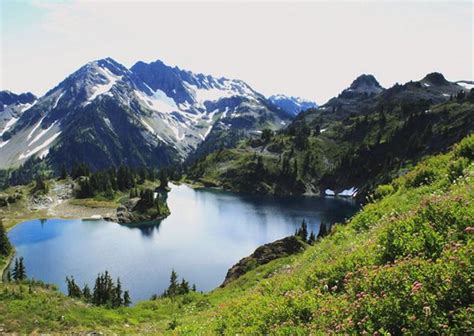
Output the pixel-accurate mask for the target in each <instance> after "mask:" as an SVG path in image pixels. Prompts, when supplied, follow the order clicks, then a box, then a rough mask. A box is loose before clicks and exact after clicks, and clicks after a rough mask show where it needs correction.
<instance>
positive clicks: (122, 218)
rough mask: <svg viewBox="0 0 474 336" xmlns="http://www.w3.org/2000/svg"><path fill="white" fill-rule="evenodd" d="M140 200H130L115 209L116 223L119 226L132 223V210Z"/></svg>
mask: <svg viewBox="0 0 474 336" xmlns="http://www.w3.org/2000/svg"><path fill="white" fill-rule="evenodd" d="M139 201H140V198H138V197H136V198H131V199H129V200H128V201H127V202H126V203H125V204H123V205H121V206H119V207H118V208H117V221H118V222H119V223H120V224H128V223H132V222H134V215H133V209H135V207H136V205H137V203H138V202H139Z"/></svg>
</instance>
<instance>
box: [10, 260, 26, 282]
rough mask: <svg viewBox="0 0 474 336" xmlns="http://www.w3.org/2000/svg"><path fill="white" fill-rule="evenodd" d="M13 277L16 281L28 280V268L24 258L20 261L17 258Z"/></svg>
mask: <svg viewBox="0 0 474 336" xmlns="http://www.w3.org/2000/svg"><path fill="white" fill-rule="evenodd" d="M12 275H13V279H14V280H15V281H23V280H25V279H26V268H25V264H24V262H23V257H20V259H18V258H15V266H14V268H13V274H12Z"/></svg>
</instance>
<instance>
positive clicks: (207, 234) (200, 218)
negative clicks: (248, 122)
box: [9, 185, 357, 302]
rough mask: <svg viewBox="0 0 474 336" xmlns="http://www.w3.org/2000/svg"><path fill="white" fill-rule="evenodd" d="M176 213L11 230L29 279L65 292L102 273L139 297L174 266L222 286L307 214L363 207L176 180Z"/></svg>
mask: <svg viewBox="0 0 474 336" xmlns="http://www.w3.org/2000/svg"><path fill="white" fill-rule="evenodd" d="M168 203H169V206H170V209H171V215H170V216H169V217H168V218H166V219H164V220H163V221H162V222H161V223H159V224H156V225H147V226H144V227H140V228H136V227H127V226H122V225H119V224H116V223H110V222H106V221H102V220H93V221H87V220H62V219H48V220H33V221H28V222H25V223H22V224H21V225H18V226H16V227H15V228H14V229H13V230H11V231H10V232H9V237H10V239H11V241H12V243H13V244H14V245H15V247H16V250H17V255H19V256H23V257H24V258H25V263H26V268H27V272H28V276H29V277H34V278H35V279H41V280H43V281H45V282H47V283H54V284H56V285H58V286H59V287H60V289H61V290H62V291H65V289H66V285H65V278H66V276H67V275H73V276H74V277H75V279H76V282H77V283H78V284H80V285H81V286H82V285H83V284H84V283H88V284H89V286H91V287H93V285H94V280H95V277H96V276H97V273H99V272H103V271H104V270H108V271H109V272H110V273H111V274H112V276H113V277H120V279H121V281H122V284H123V287H124V288H126V289H129V290H130V294H131V296H132V300H133V301H134V302H136V301H138V300H144V299H148V298H150V296H151V295H152V294H155V293H156V294H161V293H162V292H163V290H164V289H165V288H166V287H167V285H168V281H169V275H170V273H171V270H172V269H173V268H174V269H175V270H176V271H177V272H178V274H179V276H180V278H181V277H184V278H185V279H186V280H188V281H189V282H190V283H191V284H193V283H195V284H196V286H197V289H198V290H203V291H208V290H211V289H213V288H215V287H217V286H219V285H220V284H221V283H222V281H223V280H224V277H225V274H226V272H227V270H228V269H229V268H230V267H231V266H232V265H233V264H235V263H236V262H237V261H238V260H240V259H241V258H243V257H245V256H247V255H249V254H251V253H252V252H253V251H254V250H255V249H256V248H257V247H258V246H260V245H262V244H265V243H268V242H271V241H274V240H276V239H279V238H282V237H285V236H288V235H290V234H293V233H294V231H295V229H296V228H297V227H299V225H300V224H301V221H302V220H303V218H304V219H306V221H307V222H308V226H309V230H310V231H311V230H313V231H314V232H315V233H316V232H317V231H318V229H319V224H320V222H321V220H322V221H324V222H325V223H334V222H342V221H343V220H344V219H345V218H347V217H349V216H350V215H352V214H353V213H354V212H355V211H356V210H357V206H356V205H355V204H354V203H353V202H351V201H349V200H343V199H330V198H319V197H294V196H293V197H272V196H249V195H241V194H235V193H230V192H223V191H216V190H208V189H201V190H193V189H191V188H189V187H187V186H185V185H181V186H173V189H172V191H171V192H170V194H169V197H168Z"/></svg>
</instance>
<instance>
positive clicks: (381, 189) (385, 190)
mask: <svg viewBox="0 0 474 336" xmlns="http://www.w3.org/2000/svg"><path fill="white" fill-rule="evenodd" d="M394 192H395V188H394V187H393V186H392V185H391V184H382V185H379V186H378V187H377V188H376V189H375V192H374V198H375V199H376V200H378V199H382V198H384V197H385V196H388V195H391V194H393V193H394Z"/></svg>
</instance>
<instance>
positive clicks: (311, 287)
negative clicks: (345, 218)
mask: <svg viewBox="0 0 474 336" xmlns="http://www.w3.org/2000/svg"><path fill="white" fill-rule="evenodd" d="M473 159H474V136H471V137H469V138H467V139H466V140H464V141H463V143H462V144H461V145H459V146H457V147H456V149H455V150H454V151H452V152H450V153H448V154H444V155H439V156H436V157H433V158H430V159H428V160H426V161H424V162H422V163H420V164H419V165H417V166H416V167H415V168H414V169H413V170H412V171H411V172H410V173H408V174H407V175H405V176H403V177H400V178H398V179H396V180H395V181H393V182H392V183H391V184H390V185H387V186H383V187H379V188H378V189H377V193H376V195H375V197H376V198H378V199H379V200H377V201H376V202H374V203H371V204H368V205H366V206H365V207H364V209H363V211H361V212H360V213H359V214H357V215H356V216H355V217H354V218H353V219H352V220H350V221H349V223H347V224H346V225H339V226H336V227H335V229H334V230H333V231H332V233H331V234H330V235H329V236H328V237H326V238H324V239H322V240H321V241H319V242H318V243H316V244H315V246H313V247H311V248H309V249H308V250H306V251H305V252H304V253H302V254H300V255H296V256H292V257H288V258H284V259H280V260H276V261H273V262H271V263H269V264H267V265H264V266H262V267H259V268H257V269H256V270H253V271H251V272H249V273H248V274H246V275H244V276H243V277H241V278H240V279H238V280H236V281H235V282H234V283H231V284H230V285H229V286H228V287H226V288H224V289H216V290H214V291H213V292H211V293H208V294H199V293H191V294H189V295H186V296H182V297H179V298H176V299H175V300H170V299H160V300H155V301H146V302H142V303H139V304H138V305H137V306H135V307H133V308H123V309H119V310H107V309H103V308H91V307H86V306H85V305H84V304H82V303H80V302H77V301H73V300H70V299H68V298H65V297H64V296H62V295H61V294H59V293H55V292H53V293H52V292H51V290H49V289H45V288H43V287H41V286H32V291H31V292H29V290H28V286H27V285H22V286H20V285H16V284H8V285H0V327H3V328H4V329H5V330H8V331H24V332H31V331H66V330H67V331H72V330H75V331H77V330H82V331H88V330H102V331H114V332H149V333H151V332H154V333H165V332H171V331H170V330H169V327H170V326H173V327H176V328H175V330H174V332H177V333H179V334H197V333H211V334H214V333H215V334H218V333H224V334H236V333H239V334H307V333H316V334H317V333H342V332H347V333H364V332H368V333H371V334H372V333H374V332H379V333H384V332H390V333H392V335H393V334H397V333H401V332H404V331H410V332H411V333H413V334H421V333H424V334H426V333H430V332H433V333H435V332H436V333H439V332H440V331H441V332H444V333H447V334H460V333H469V332H471V331H472V330H473V325H472V321H473V320H474V313H473V311H474V305H473V303H474V294H473V289H474V284H473V283H472V280H473V279H472V274H474V263H473V261H474V260H473V247H474V241H473V234H474V233H473V232H469V229H468V230H466V227H468V226H472V223H473V222H474V203H473V201H474V191H473V187H474V181H473V178H474V165H473V161H472V160H473ZM5 288H7V291H5ZM20 288H23V290H22V291H20Z"/></svg>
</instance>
